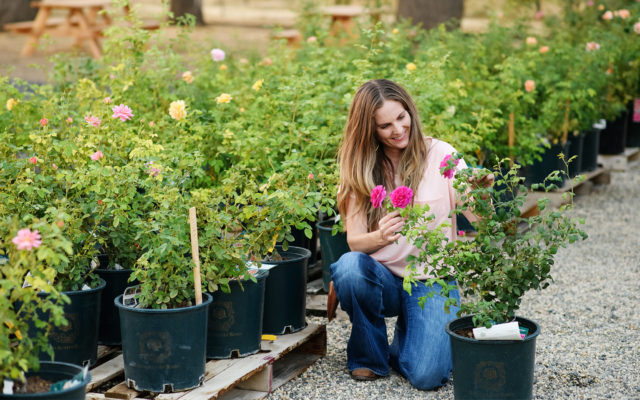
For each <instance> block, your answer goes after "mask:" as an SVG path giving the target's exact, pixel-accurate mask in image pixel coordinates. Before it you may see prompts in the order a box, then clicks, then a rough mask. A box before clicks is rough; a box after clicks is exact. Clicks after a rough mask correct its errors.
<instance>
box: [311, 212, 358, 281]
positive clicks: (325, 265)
mask: <svg viewBox="0 0 640 400" xmlns="http://www.w3.org/2000/svg"><path fill="white" fill-rule="evenodd" d="M335 223H336V221H335V220H333V219H327V220H324V221H322V222H318V223H317V224H316V227H317V228H318V235H319V236H320V252H321V253H320V254H321V255H322V286H323V287H324V290H325V292H328V291H329V282H331V264H333V263H334V262H336V261H338V259H339V258H340V257H341V256H342V255H343V254H344V253H348V252H349V251H350V250H349V244H347V234H346V233H344V232H336V234H335V235H332V234H331V232H332V230H333V226H334V225H335Z"/></svg>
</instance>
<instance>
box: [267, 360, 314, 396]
mask: <svg viewBox="0 0 640 400" xmlns="http://www.w3.org/2000/svg"><path fill="white" fill-rule="evenodd" d="M320 358H321V356H320V355H318V354H309V353H298V352H294V353H291V354H287V355H286V356H285V357H284V358H283V359H282V360H278V361H277V362H276V363H275V365H274V367H273V382H272V384H271V390H276V389H277V388H279V387H280V386H282V385H284V384H285V383H287V382H289V381H290V380H291V379H293V378H295V377H296V376H298V375H300V374H301V373H303V372H304V371H305V370H306V369H307V368H309V367H310V366H311V365H312V364H313V363H314V362H316V361H317V360H318V359H320Z"/></svg>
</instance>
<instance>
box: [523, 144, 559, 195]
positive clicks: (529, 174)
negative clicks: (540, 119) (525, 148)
mask: <svg viewBox="0 0 640 400" xmlns="http://www.w3.org/2000/svg"><path fill="white" fill-rule="evenodd" d="M568 148H569V142H567V143H566V144H564V145H562V144H553V145H551V147H550V148H545V150H544V153H542V155H541V156H542V159H541V160H536V161H535V162H534V163H533V164H531V165H528V166H526V167H525V168H523V169H522V170H521V171H522V174H523V176H524V178H525V182H524V183H525V185H526V186H531V185H532V184H534V183H543V182H544V180H545V178H546V177H547V176H548V175H549V174H550V173H551V172H553V171H557V170H560V171H564V170H565V166H564V163H563V162H562V160H560V157H558V154H560V153H564V158H565V160H567V155H568V152H569V150H568ZM565 176H566V175H564V174H562V173H561V174H560V177H561V178H562V181H560V182H558V181H556V182H555V183H556V185H558V186H562V184H563V183H564V178H565Z"/></svg>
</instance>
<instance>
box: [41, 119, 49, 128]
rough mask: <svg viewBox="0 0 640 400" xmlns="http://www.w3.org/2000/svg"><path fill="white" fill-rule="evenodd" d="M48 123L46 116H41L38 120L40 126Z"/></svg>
mask: <svg viewBox="0 0 640 400" xmlns="http://www.w3.org/2000/svg"><path fill="white" fill-rule="evenodd" d="M48 123H49V120H48V119H46V118H42V119H41V120H40V125H42V127H43V128H44V127H45V126H47V124H48Z"/></svg>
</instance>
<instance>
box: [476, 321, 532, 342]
mask: <svg viewBox="0 0 640 400" xmlns="http://www.w3.org/2000/svg"><path fill="white" fill-rule="evenodd" d="M473 337H474V338H476V339H477V340H522V336H521V335H520V327H519V326H518V322H517V321H513V322H506V323H504V324H497V325H493V326H492V327H491V328H485V327H484V326H483V327H480V328H473Z"/></svg>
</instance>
